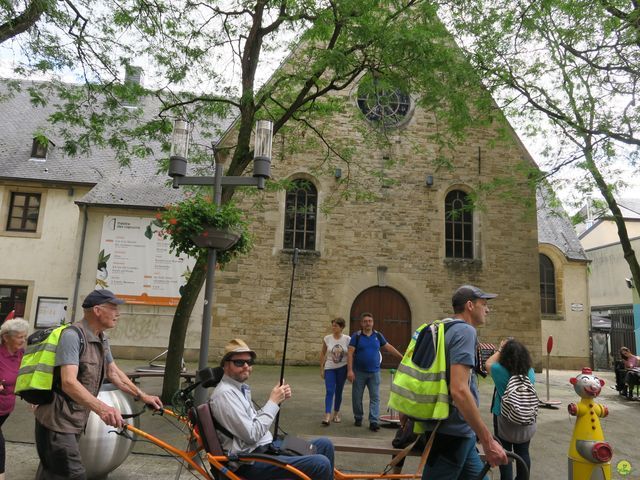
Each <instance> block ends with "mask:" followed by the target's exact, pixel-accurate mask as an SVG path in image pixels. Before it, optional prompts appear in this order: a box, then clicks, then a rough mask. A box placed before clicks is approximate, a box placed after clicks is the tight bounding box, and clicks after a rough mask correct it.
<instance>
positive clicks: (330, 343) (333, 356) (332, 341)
mask: <svg viewBox="0 0 640 480" xmlns="http://www.w3.org/2000/svg"><path fill="white" fill-rule="evenodd" d="M344 326H345V323H344V318H336V319H335V320H332V321H331V331H332V333H331V335H327V336H326V337H324V339H323V341H322V350H320V376H321V377H322V378H324V384H325V387H326V389H327V394H326V396H325V400H324V412H325V413H324V417H323V418H322V424H323V425H329V423H330V422H331V420H332V418H333V421H334V422H336V423H339V422H340V421H341V417H340V405H341V404H342V389H343V388H344V384H345V382H346V380H347V350H348V349H349V341H350V340H351V338H350V337H349V335H343V333H342V330H344ZM332 404H333V417H332V416H331V407H332Z"/></svg>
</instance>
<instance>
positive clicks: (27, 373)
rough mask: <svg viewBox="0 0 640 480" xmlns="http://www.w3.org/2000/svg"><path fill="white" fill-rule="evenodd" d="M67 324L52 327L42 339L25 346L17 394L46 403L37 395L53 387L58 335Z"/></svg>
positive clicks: (30, 400) (47, 391) (34, 401)
mask: <svg viewBox="0 0 640 480" xmlns="http://www.w3.org/2000/svg"><path fill="white" fill-rule="evenodd" d="M68 326H69V325H61V326H59V327H57V328H55V329H53V330H52V331H51V333H49V335H47V336H46V337H45V338H44V339H43V340H42V341H40V342H37V343H33V344H31V345H28V346H27V348H26V350H25V353H24V356H23V357H22V362H21V363H20V370H18V378H16V387H15V393H16V394H17V395H19V396H21V397H22V398H24V399H25V400H27V401H29V402H32V403H37V404H41V403H47V401H46V399H43V400H44V401H43V400H38V398H39V397H38V396H41V395H43V394H46V393H49V392H50V391H51V389H52V387H53V370H54V368H55V363H56V349H57V348H58V342H59V341H60V335H62V332H63V331H64V329H65V328H67V327H68ZM34 391H35V392H34ZM32 395H35V397H32ZM45 396H46V395H45ZM49 401H50V400H49Z"/></svg>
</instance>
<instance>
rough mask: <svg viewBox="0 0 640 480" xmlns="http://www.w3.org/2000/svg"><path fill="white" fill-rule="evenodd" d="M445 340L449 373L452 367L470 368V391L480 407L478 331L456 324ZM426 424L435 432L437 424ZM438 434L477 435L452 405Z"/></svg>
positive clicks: (450, 329) (430, 422)
mask: <svg viewBox="0 0 640 480" xmlns="http://www.w3.org/2000/svg"><path fill="white" fill-rule="evenodd" d="M444 338H445V342H446V345H447V347H446V348H447V371H448V372H450V371H451V365H465V366H468V367H469V369H470V370H471V372H470V378H469V389H470V390H471V394H472V395H473V398H474V400H475V402H476V405H479V404H480V395H479V392H478V379H477V377H476V372H475V370H474V367H475V364H476V344H477V338H478V337H477V333H476V329H475V328H473V326H471V325H469V324H467V323H456V324H455V325H451V327H449V329H448V330H447V332H446V333H445V336H444ZM424 423H425V425H426V429H427V430H433V429H434V428H435V424H436V423H437V422H435V421H429V422H424ZM438 433H445V434H447V435H454V436H456V437H473V436H474V435H475V433H474V432H473V430H472V429H471V427H470V426H469V424H468V423H467V422H465V420H464V418H463V417H462V414H461V413H460V412H459V411H458V409H457V408H456V407H455V405H451V409H450V410H449V418H447V419H446V420H443V421H442V423H441V424H440V426H439V427H438Z"/></svg>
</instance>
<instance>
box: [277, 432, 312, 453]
mask: <svg viewBox="0 0 640 480" xmlns="http://www.w3.org/2000/svg"><path fill="white" fill-rule="evenodd" d="M316 453H317V452H316V446H315V445H314V444H313V443H311V442H309V441H308V440H305V439H304V438H300V437H295V436H293V435H287V436H286V437H284V440H282V443H281V444H280V453H279V455H289V456H302V455H315V454H316Z"/></svg>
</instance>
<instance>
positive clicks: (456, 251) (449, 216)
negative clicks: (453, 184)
mask: <svg viewBox="0 0 640 480" xmlns="http://www.w3.org/2000/svg"><path fill="white" fill-rule="evenodd" d="M444 212H445V214H444V215H445V216H444V229H445V254H446V257H447V258H473V209H472V207H471V201H470V199H469V196H468V195H467V194H466V193H465V192H463V191H462V190H452V191H451V192H449V193H448V194H447V196H446V198H445V200H444Z"/></svg>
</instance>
